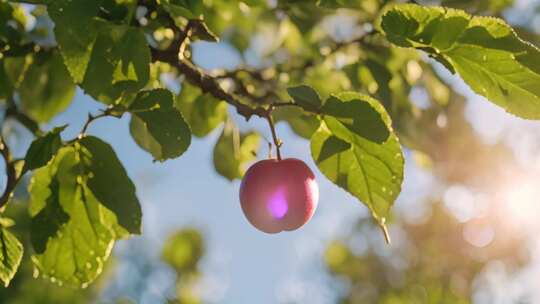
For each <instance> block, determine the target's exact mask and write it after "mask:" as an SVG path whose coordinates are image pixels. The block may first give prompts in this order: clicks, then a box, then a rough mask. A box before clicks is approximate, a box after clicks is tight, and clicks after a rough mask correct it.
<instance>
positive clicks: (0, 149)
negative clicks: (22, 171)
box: [0, 136, 19, 210]
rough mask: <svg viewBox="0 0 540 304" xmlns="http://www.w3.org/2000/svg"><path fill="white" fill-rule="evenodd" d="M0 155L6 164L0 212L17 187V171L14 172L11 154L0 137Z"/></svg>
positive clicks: (0, 197) (0, 198)
mask: <svg viewBox="0 0 540 304" xmlns="http://www.w3.org/2000/svg"><path fill="white" fill-rule="evenodd" d="M0 154H2V157H3V158H4V162H5V164H6V177H7V182H6V188H5V189H4V193H3V194H2V196H0V210H1V209H2V208H3V207H4V206H5V205H6V204H7V203H8V201H9V199H10V198H11V196H12V195H13V190H15V186H17V183H18V181H19V178H18V177H17V171H16V170H15V165H14V162H13V161H12V157H11V152H10V150H9V147H8V146H7V144H6V142H5V140H4V137H3V136H0Z"/></svg>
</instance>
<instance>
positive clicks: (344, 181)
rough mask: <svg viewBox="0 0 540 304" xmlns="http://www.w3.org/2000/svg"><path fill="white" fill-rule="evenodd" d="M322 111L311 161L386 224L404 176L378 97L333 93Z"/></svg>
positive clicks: (390, 128) (401, 156)
mask: <svg viewBox="0 0 540 304" xmlns="http://www.w3.org/2000/svg"><path fill="white" fill-rule="evenodd" d="M323 111H324V112H325V116H324V123H323V124H322V125H321V127H320V128H319V129H318V130H317V132H316V133H315V134H314V135H313V137H312V138H311V154H312V156H313V159H314V160H315V163H316V164H317V166H318V167H319V169H320V170H321V171H322V173H323V174H324V175H325V176H326V177H327V178H328V179H329V180H330V181H332V182H333V183H335V184H336V185H338V186H340V187H341V188H343V189H345V190H346V191H347V192H349V193H351V194H352V195H353V196H355V197H356V198H358V199H359V200H360V201H362V202H363V203H364V204H365V205H366V206H368V208H369V209H370V210H371V212H372V215H373V217H374V218H375V219H376V220H377V221H378V222H379V224H381V226H383V227H384V222H385V220H386V218H387V217H388V215H389V212H390V208H391V206H392V204H393V203H394V201H395V199H396V198H397V196H398V194H399V192H400V191H401V183H402V181H403V154H402V152H401V146H400V145H399V142H398V139H397V137H396V135H395V134H394V132H393V130H392V124H391V120H390V117H389V116H388V114H387V113H386V111H385V110H384V108H383V106H382V105H381V104H380V103H379V102H378V101H376V100H375V99H373V98H371V97H369V96H365V95H362V94H357V93H341V94H337V95H334V96H331V97H330V98H329V100H328V101H327V102H326V104H325V107H324V108H323ZM346 111H350V112H351V114H352V115H350V117H349V116H344V115H343V113H344V112H346ZM334 114H335V115H337V116H336V117H334V116H331V115H334ZM360 123H361V124H364V125H363V127H364V128H365V129H361V128H359V127H360V125H359V124H360ZM382 127H384V129H385V130H382Z"/></svg>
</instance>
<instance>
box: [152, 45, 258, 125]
mask: <svg viewBox="0 0 540 304" xmlns="http://www.w3.org/2000/svg"><path fill="white" fill-rule="evenodd" d="M152 61H154V62H155V61H161V62H165V63H168V64H170V65H171V66H174V67H175V68H177V69H178V71H179V72H180V73H182V74H184V76H185V77H186V80H187V81H188V82H189V83H191V84H192V85H194V86H197V87H199V88H200V89H201V90H202V91H203V92H207V93H210V94H212V96H214V97H215V98H217V99H220V100H224V101H226V102H227V103H229V104H231V105H232V106H234V107H235V108H236V111H237V112H238V114H240V115H242V116H244V117H245V118H246V120H248V119H249V118H251V116H253V115H256V116H259V117H266V112H268V109H265V108H262V107H257V108H252V107H250V106H248V105H246V104H244V103H242V102H240V101H239V100H238V99H237V97H236V96H234V95H232V94H229V93H227V92H226V91H225V90H223V89H222V88H221V86H220V85H219V83H218V82H217V81H216V80H215V79H214V78H212V77H211V76H209V75H207V74H206V73H204V71H202V70H200V69H199V68H197V67H196V66H194V65H193V64H192V63H191V62H189V61H187V60H185V59H181V58H179V56H178V51H175V50H174V49H173V50H156V49H152Z"/></svg>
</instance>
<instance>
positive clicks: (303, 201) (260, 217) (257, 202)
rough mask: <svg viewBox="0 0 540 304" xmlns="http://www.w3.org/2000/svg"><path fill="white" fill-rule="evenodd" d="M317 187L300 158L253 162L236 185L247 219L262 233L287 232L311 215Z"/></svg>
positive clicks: (314, 205) (297, 226)
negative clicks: (240, 181)
mask: <svg viewBox="0 0 540 304" xmlns="http://www.w3.org/2000/svg"><path fill="white" fill-rule="evenodd" d="M318 200H319V186H318V185H317V182H316V181H315V176H314V175H313V172H312V171H311V170H310V169H309V167H308V166H307V165H306V164H305V163H304V162H303V161H301V160H299V159H295V158H288V159H283V160H277V159H267V160H261V161H259V162H257V163H255V164H253V165H252V166H251V167H250V168H249V169H248V170H247V172H246V175H245V176H244V178H243V180H242V184H241V185H240V204H241V205H242V210H243V211H244V214H245V216H246V218H247V219H248V221H249V222H250V223H251V224H252V225H253V226H255V228H257V229H259V230H261V231H263V232H266V233H278V232H281V231H283V230H287V231H291V230H295V229H298V228H300V227H302V226H303V225H304V224H305V223H307V221H309V219H310V218H311V217H312V216H313V213H314V212H315V209H316V208H317V201H318Z"/></svg>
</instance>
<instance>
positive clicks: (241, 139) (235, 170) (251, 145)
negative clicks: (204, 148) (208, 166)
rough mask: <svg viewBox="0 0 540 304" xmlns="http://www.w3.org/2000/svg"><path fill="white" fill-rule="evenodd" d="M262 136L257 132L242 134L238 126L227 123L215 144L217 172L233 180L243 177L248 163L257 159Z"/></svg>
mask: <svg viewBox="0 0 540 304" xmlns="http://www.w3.org/2000/svg"><path fill="white" fill-rule="evenodd" d="M259 142H260V136H259V134H257V133H255V132H250V133H246V134H241V133H240V132H239V131H238V129H237V128H236V126H234V125H232V124H227V125H225V127H224V128H223V133H222V134H221V136H220V137H219V139H218V141H217V142H216V145H215V146H214V167H215V168H216V171H217V173H219V174H220V175H221V176H223V177H225V178H227V179H228V180H230V181H232V180H234V179H236V178H242V176H244V173H245V172H246V170H247V168H246V166H247V164H248V163H249V162H251V161H253V160H255V158H256V156H257V150H258V149H259Z"/></svg>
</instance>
